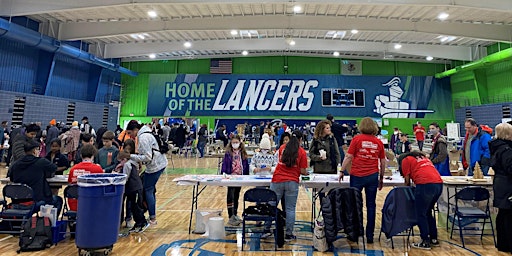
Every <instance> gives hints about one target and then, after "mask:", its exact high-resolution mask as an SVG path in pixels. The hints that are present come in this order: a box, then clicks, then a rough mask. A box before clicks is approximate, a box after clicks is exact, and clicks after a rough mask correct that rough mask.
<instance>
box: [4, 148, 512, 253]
mask: <svg viewBox="0 0 512 256" xmlns="http://www.w3.org/2000/svg"><path fill="white" fill-rule="evenodd" d="M173 162H174V168H173V167H172V165H171V161H169V166H168V168H167V170H166V171H165V173H164V174H163V175H162V176H161V178H160V180H159V182H158V184H157V220H158V225H156V226H151V227H149V228H148V229H147V230H146V231H145V232H144V233H140V234H131V235H129V236H127V237H121V238H119V240H118V241H117V243H116V244H115V245H114V249H113V252H112V254H110V255H154V256H164V255H172V256H178V255H269V254H271V255H333V254H334V255H452V256H454V255H509V254H505V253H499V252H498V251H497V250H496V248H495V247H494V244H493V242H492V237H490V236H487V237H484V239H483V242H481V241H480V239H479V237H478V236H470V237H465V238H466V239H465V241H466V248H465V249H464V248H462V246H461V243H460V240H459V237H458V235H456V234H454V239H452V240H450V239H449V232H447V231H446V229H445V228H444V227H439V228H438V231H439V240H440V241H441V247H436V248H433V249H432V250H431V251H424V250H418V249H411V248H409V247H408V246H407V244H406V239H405V237H395V238H394V244H395V249H394V250H393V249H391V243H390V242H388V241H386V239H385V238H384V237H383V238H382V239H381V240H380V241H379V240H378V235H379V232H378V229H379V228H380V220H381V214H380V209H382V204H383V202H384V198H385V197H386V194H387V192H388V191H389V190H390V188H385V189H383V190H382V191H380V192H378V195H377V224H376V226H377V227H376V231H375V243H374V244H370V245H368V244H367V245H366V249H367V250H366V251H363V248H362V243H360V244H359V245H358V244H357V243H352V242H348V241H347V239H339V240H337V241H336V242H335V247H336V251H335V252H334V253H333V252H327V253H319V252H315V251H314V250H313V248H312V233H311V232H310V226H309V220H310V218H311V192H310V191H306V190H305V189H304V188H301V189H300V193H299V199H298V202H297V223H296V225H295V229H296V235H297V240H296V241H294V242H292V243H287V244H285V246H284V247H283V248H280V249H279V251H277V252H274V251H273V248H274V246H273V239H268V240H262V241H261V251H244V252H241V251H239V249H238V248H237V246H236V234H234V233H233V232H228V235H227V236H226V238H225V240H223V241H209V240H208V239H207V238H205V237H203V236H201V235H195V234H191V235H189V234H188V222H189V214H190V205H191V197H192V187H190V186H177V185H176V184H175V183H174V182H173V181H172V180H173V179H174V178H175V177H179V176H180V175H183V174H214V173H216V171H217V163H218V159H217V158H201V159H199V158H180V157H177V156H173ZM5 175H6V168H5V167H4V166H3V164H2V166H1V167H0V176H2V177H5ZM246 189H247V188H244V190H243V191H242V193H243V192H244V191H245V190H246ZM60 193H61V194H62V189H61V190H60ZM225 197H226V188H224V187H207V188H206V189H205V190H204V191H203V193H202V194H201V195H200V197H199V208H200V209H201V208H203V209H222V210H223V213H222V214H223V217H224V219H225V220H226V221H227V212H226V203H225ZM238 212H239V215H240V214H241V212H242V203H241V202H240V208H239V210H238ZM192 224H193V225H194V222H193V223H192ZM193 227H194V226H193ZM193 227H192V228H193ZM227 230H228V231H230V230H231V231H232V230H233V229H231V228H228V229H227ZM123 231H126V229H123ZM229 233H231V234H229ZM415 233H416V234H419V231H418V230H416V231H415ZM418 240H419V236H415V237H412V238H411V242H412V241H418ZM511 242H512V241H511ZM17 249H18V237H12V236H9V235H0V255H2V256H9V255H17V254H16V250H17ZM244 249H245V250H249V246H247V245H246V246H245V247H244ZM77 252H78V251H77V248H76V246H75V242H74V240H71V239H70V238H66V239H65V240H64V241H62V242H60V243H59V244H58V245H56V246H53V247H52V248H49V249H46V250H44V251H40V252H25V253H23V254H25V255H77Z"/></svg>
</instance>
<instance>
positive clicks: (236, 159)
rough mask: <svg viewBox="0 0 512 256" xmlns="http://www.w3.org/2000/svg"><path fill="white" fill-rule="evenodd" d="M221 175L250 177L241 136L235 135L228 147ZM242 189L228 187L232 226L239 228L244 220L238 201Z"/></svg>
mask: <svg viewBox="0 0 512 256" xmlns="http://www.w3.org/2000/svg"><path fill="white" fill-rule="evenodd" d="M221 173H223V174H229V175H249V160H248V156H247V152H246V151H245V147H244V143H242V140H241V139H240V135H234V136H233V138H232V139H231V141H230V143H229V144H228V145H227V147H226V154H224V159H223V160H222V169H221ZM240 189H241V188H240V187H228V194H227V198H226V201H227V208H228V215H229V221H228V224H229V225H231V226H238V225H240V223H241V222H242V219H240V217H238V215H237V209H238V199H239V198H240Z"/></svg>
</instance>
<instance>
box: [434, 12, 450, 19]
mask: <svg viewBox="0 0 512 256" xmlns="http://www.w3.org/2000/svg"><path fill="white" fill-rule="evenodd" d="M449 16H450V14H448V13H446V12H442V13H440V14H439V15H437V18H438V19H440V20H446V19H448V17H449Z"/></svg>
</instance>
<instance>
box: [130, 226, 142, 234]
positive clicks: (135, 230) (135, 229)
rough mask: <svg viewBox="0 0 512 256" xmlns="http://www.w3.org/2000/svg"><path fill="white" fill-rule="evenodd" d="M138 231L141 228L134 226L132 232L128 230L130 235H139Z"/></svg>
mask: <svg viewBox="0 0 512 256" xmlns="http://www.w3.org/2000/svg"><path fill="white" fill-rule="evenodd" d="M137 229H139V227H136V226H133V227H132V228H130V230H128V233H137Z"/></svg>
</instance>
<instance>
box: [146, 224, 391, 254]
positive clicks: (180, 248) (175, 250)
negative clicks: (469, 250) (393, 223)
mask: <svg viewBox="0 0 512 256" xmlns="http://www.w3.org/2000/svg"><path fill="white" fill-rule="evenodd" d="M237 230H239V228H232V227H226V234H230V235H232V234H236V231H237ZM295 231H296V232H297V233H299V234H300V235H298V236H297V241H295V242H294V243H293V246H290V245H286V244H285V247H284V248H278V251H279V253H283V252H288V253H290V255H291V254H296V253H297V252H302V253H304V254H305V255H308V256H309V255H313V254H314V252H315V249H314V248H313V246H312V245H311V244H312V241H311V240H312V236H311V223H309V222H306V221H297V222H295ZM342 238H344V237H343V236H338V237H337V239H336V240H338V239H342ZM250 240H251V238H250V237H248V238H247V243H248V244H250V243H251V241H250ZM258 242H259V243H261V244H265V248H267V249H265V250H261V249H260V250H256V251H259V252H271V251H273V249H274V246H273V245H274V238H273V237H272V238H271V239H261V240H259V241H258ZM219 243H225V244H236V243H237V242H236V240H230V239H218V240H210V239H208V238H198V239H184V240H176V241H172V242H171V243H169V244H162V245H160V246H159V247H158V248H156V249H155V250H154V251H153V252H152V253H151V256H165V255H200V256H203V255H204V256H221V255H238V254H237V253H238V250H239V249H240V248H237V249H232V250H229V249H228V250H226V249H225V248H226V247H227V246H221V245H219ZM335 243H336V242H335ZM342 244H343V245H342V246H341V247H338V246H336V244H335V246H333V247H332V248H331V252H332V255H333V256H338V255H349V254H354V255H371V256H383V255H384V252H383V251H382V250H371V249H366V250H365V249H364V248H363V246H362V244H359V243H358V244H357V245H356V246H355V247H352V246H350V245H347V244H346V242H342ZM250 247H251V246H249V245H245V247H244V249H245V250H246V251H249V252H255V250H252V249H251V248H250ZM234 248H236V247H234ZM216 249H219V250H218V251H216Z"/></svg>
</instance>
